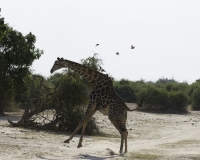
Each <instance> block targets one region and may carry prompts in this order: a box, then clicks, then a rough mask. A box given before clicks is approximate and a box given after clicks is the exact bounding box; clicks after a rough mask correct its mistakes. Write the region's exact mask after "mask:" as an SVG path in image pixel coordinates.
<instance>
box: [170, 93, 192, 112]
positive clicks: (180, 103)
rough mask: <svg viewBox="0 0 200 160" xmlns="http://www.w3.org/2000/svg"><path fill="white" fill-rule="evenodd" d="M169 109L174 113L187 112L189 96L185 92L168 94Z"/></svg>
mask: <svg viewBox="0 0 200 160" xmlns="http://www.w3.org/2000/svg"><path fill="white" fill-rule="evenodd" d="M168 99H169V107H170V109H171V110H173V111H179V112H185V111H186V110H187V105H188V102H189V98H188V95H187V94H186V93H183V92H175V91H171V92H168Z"/></svg>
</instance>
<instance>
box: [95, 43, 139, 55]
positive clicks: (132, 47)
mask: <svg viewBox="0 0 200 160" xmlns="http://www.w3.org/2000/svg"><path fill="white" fill-rule="evenodd" d="M97 46H99V44H96V46H95V47H97ZM134 48H135V46H133V45H131V49H134ZM116 55H118V56H119V52H117V53H116Z"/></svg>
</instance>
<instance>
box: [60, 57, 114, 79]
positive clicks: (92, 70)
mask: <svg viewBox="0 0 200 160" xmlns="http://www.w3.org/2000/svg"><path fill="white" fill-rule="evenodd" d="M62 60H64V61H66V62H70V63H72V64H76V65H81V66H82V67H85V68H87V69H89V70H90V71H91V72H95V73H97V74H100V75H102V76H106V77H109V78H111V77H110V76H109V75H108V74H104V73H101V72H99V71H97V70H95V69H93V68H91V67H90V66H87V65H85V64H80V63H77V62H74V61H70V60H68V59H62Z"/></svg>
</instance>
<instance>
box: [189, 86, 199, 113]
mask: <svg viewBox="0 0 200 160" xmlns="http://www.w3.org/2000/svg"><path fill="white" fill-rule="evenodd" d="M191 100H192V109H193V110H200V85H196V86H195V88H193V91H192V95H191Z"/></svg>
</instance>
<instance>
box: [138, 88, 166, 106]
mask: <svg viewBox="0 0 200 160" xmlns="http://www.w3.org/2000/svg"><path fill="white" fill-rule="evenodd" d="M137 97H138V99H142V98H144V101H143V103H144V104H145V106H147V108H148V109H166V108H167V107H168V94H167V92H166V91H165V90H164V89H163V88H156V87H155V86H153V85H151V86H149V87H147V88H144V89H143V90H141V91H140V92H139V93H138V94H137Z"/></svg>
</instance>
